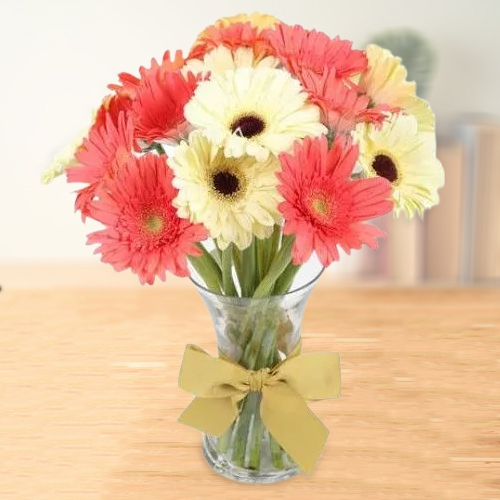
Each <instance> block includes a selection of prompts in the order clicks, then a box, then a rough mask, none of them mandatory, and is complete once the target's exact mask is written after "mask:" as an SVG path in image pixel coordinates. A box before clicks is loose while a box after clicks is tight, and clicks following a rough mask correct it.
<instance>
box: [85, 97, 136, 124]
mask: <svg viewBox="0 0 500 500" xmlns="http://www.w3.org/2000/svg"><path fill="white" fill-rule="evenodd" d="M131 108H132V99H131V98H130V97H129V96H128V95H126V93H121V94H110V95H107V96H106V97H105V98H104V99H103V101H102V104H101V106H99V109H98V110H97V113H96V116H95V122H94V124H95V126H96V127H104V126H105V125H106V119H107V117H109V118H111V120H112V122H113V123H114V125H115V126H118V117H119V116H120V113H123V114H125V116H128V114H129V113H130V110H131Z"/></svg>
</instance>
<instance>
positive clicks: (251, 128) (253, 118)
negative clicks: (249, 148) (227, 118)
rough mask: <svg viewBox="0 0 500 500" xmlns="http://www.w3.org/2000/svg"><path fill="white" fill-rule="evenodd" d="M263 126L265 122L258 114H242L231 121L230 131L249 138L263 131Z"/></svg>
mask: <svg viewBox="0 0 500 500" xmlns="http://www.w3.org/2000/svg"><path fill="white" fill-rule="evenodd" d="M265 127H266V124H265V123H264V120H263V119H262V118H260V116H257V115H243V116H240V117H239V118H238V119H236V120H235V121H234V122H233V123H232V125H231V132H232V133H233V134H238V135H241V136H243V137H246V138H247V139H250V138H251V137H255V136H256V135H259V134H260V133H261V132H263V131H264V128H265Z"/></svg>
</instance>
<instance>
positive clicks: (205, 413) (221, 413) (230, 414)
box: [178, 397, 238, 437]
mask: <svg viewBox="0 0 500 500" xmlns="http://www.w3.org/2000/svg"><path fill="white" fill-rule="evenodd" d="M237 416H238V407H237V405H236V404H235V402H234V400H233V398H231V397H224V398H194V400H193V401H192V402H191V404H190V405H189V406H188V407H187V408H186V409H185V410H184V411H183V413H182V414H181V416H180V417H179V419H178V422H179V423H181V424H185V425H189V426H190V427H194V428H195V429H198V430H199V431H201V432H204V433H205V434H210V435H211V436H216V437H220V436H222V435H223V434H224V433H225V432H226V431H227V430H228V429H229V427H230V426H231V424H232V423H233V422H234V421H235V420H236V417H237Z"/></svg>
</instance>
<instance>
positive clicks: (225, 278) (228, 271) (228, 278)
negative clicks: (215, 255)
mask: <svg viewBox="0 0 500 500" xmlns="http://www.w3.org/2000/svg"><path fill="white" fill-rule="evenodd" d="M222 290H223V292H224V295H226V296H228V297H236V296H237V295H238V294H237V293H236V288H235V286H234V282H233V244H232V243H231V244H230V245H229V246H228V247H227V248H226V249H225V250H223V251H222Z"/></svg>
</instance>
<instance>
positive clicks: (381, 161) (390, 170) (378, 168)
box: [372, 155, 399, 182]
mask: <svg viewBox="0 0 500 500" xmlns="http://www.w3.org/2000/svg"><path fill="white" fill-rule="evenodd" d="M372 168H373V170H375V173H376V174H377V175H378V176H379V177H383V178H384V179H387V180H388V181H389V182H396V181H397V180H398V178H399V174H398V169H397V167H396V165H395V164H394V162H393V161H392V158H390V157H389V156H386V155H377V156H376V157H375V159H374V160H373V163H372Z"/></svg>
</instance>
